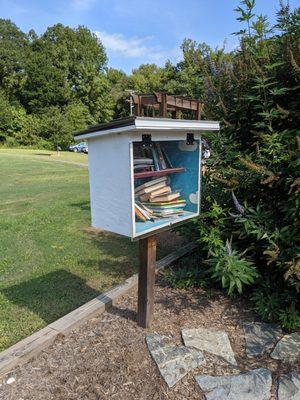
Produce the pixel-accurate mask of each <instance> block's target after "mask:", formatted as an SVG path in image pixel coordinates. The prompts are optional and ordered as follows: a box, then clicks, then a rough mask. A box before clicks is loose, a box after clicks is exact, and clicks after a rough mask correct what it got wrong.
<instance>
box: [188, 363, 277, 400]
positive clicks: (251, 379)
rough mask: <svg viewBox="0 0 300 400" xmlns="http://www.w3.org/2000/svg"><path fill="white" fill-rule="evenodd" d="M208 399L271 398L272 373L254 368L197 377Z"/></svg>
mask: <svg viewBox="0 0 300 400" xmlns="http://www.w3.org/2000/svg"><path fill="white" fill-rule="evenodd" d="M195 379H196V381H197V383H198V385H199V386H200V388H201V389H202V390H203V391H204V393H205V396H206V399H207V400H221V399H222V400H269V399H270V396H271V386H272V374H271V372H270V371H269V370H268V369H265V368H259V369H254V370H253V371H249V372H246V373H243V374H239V375H228V376H209V375H200V376H196V377H195Z"/></svg>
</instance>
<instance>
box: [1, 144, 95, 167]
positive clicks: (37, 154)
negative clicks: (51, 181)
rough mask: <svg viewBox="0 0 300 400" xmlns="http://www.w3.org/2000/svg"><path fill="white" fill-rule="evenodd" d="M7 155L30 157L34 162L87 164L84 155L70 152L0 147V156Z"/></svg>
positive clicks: (86, 158)
mask: <svg viewBox="0 0 300 400" xmlns="http://www.w3.org/2000/svg"><path fill="white" fill-rule="evenodd" d="M1 154H7V155H11V156H13V157H22V158H24V156H28V157H32V161H36V159H41V158H43V160H44V161H68V162H76V163H80V164H81V163H82V164H86V165H87V163H88V156H87V154H84V153H72V152H70V151H60V152H59V153H57V152H56V151H50V150H31V149H8V148H5V147H2V148H1V147H0V155H1Z"/></svg>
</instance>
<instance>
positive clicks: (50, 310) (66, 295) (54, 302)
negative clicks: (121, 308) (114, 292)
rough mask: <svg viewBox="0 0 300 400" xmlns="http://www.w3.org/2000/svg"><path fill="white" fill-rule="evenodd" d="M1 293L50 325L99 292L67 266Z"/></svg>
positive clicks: (3, 290)
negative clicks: (67, 269) (65, 268)
mask: <svg viewBox="0 0 300 400" xmlns="http://www.w3.org/2000/svg"><path fill="white" fill-rule="evenodd" d="M1 293H2V294H3V295H4V296H5V297H6V298H7V299H8V300H9V301H11V302H12V303H14V304H16V305H17V306H19V307H24V308H27V309H28V310H30V311H31V312H33V313H34V314H36V315H38V316H39V317H40V318H42V319H43V320H44V321H45V322H46V323H47V324H49V323H51V322H53V321H55V320H56V319H57V318H59V317H61V316H63V315H65V314H67V313H68V312H70V311H72V310H74V309H75V308H77V307H79V306H80V305H82V304H84V303H85V302H87V301H89V300H91V299H92V298H94V297H96V296H98V295H99V292H97V291H96V290H94V289H92V288H91V287H89V286H87V285H86V282H85V281H84V280H83V279H81V278H79V277H78V276H76V275H73V274H72V273H70V272H68V271H66V270H64V269H60V270H57V271H54V272H51V273H49V274H46V275H43V276H40V277H38V278H33V279H30V280H28V281H26V282H21V283H19V284H17V285H13V286H10V287H8V288H5V289H2V290H1Z"/></svg>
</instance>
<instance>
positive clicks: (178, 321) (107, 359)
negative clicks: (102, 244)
mask: <svg viewBox="0 0 300 400" xmlns="http://www.w3.org/2000/svg"><path fill="white" fill-rule="evenodd" d="M155 299H156V304H155V315H154V321H153V325H152V327H151V329H150V330H148V331H150V332H156V333H159V334H165V335H168V336H170V337H172V340H173V342H174V343H176V344H178V345H180V344H182V341H181V336H180V331H181V329H183V328H196V327H198V326H203V327H209V328H217V329H222V330H225V331H226V332H227V333H228V334H229V338H230V341H231V344H232V348H233V350H234V352H235V355H236V359H237V362H238V366H239V367H238V368H236V367H230V366H228V365H226V364H225V363H224V362H222V361H220V360H219V359H218V358H216V357H214V356H212V355H209V354H207V353H206V354H205V356H206V359H207V364H206V366H202V367H201V368H198V369H197V370H194V371H192V372H190V373H189V374H188V375H186V376H185V377H184V378H183V379H182V380H181V381H180V382H179V383H178V384H176V385H175V386H174V387H173V388H172V389H168V387H167V385H166V384H165V382H164V381H163V379H162V378H161V377H160V376H159V373H158V371H157V369H156V366H155V363H154V361H153V360H152V359H151V356H150V354H149V352H148V349H147V346H146V343H145V335H146V333H147V331H146V330H144V329H142V328H140V327H138V326H137V324H136V300H137V299H136V291H132V292H131V293H129V294H128V295H126V296H124V297H123V298H122V299H121V300H120V301H119V302H118V303H117V304H116V305H115V306H114V307H113V308H111V310H110V311H108V312H106V313H105V314H103V315H101V316H99V317H97V318H93V319H91V320H90V321H88V322H86V323H85V324H84V325H83V326H81V327H80V328H77V329H75V330H74V331H73V332H71V334H69V335H68V336H65V337H64V336H61V337H59V338H57V340H56V341H55V343H54V344H53V345H52V346H51V347H50V348H48V349H46V350H45V351H43V352H42V353H41V354H40V355H39V356H38V357H37V358H35V359H33V360H31V361H29V362H28V363H27V364H25V365H23V366H22V367H20V368H17V369H15V370H14V371H12V373H10V374H8V375H7V376H6V377H5V378H4V379H3V381H2V382H1V381H0V382H1V383H2V386H1V387H0V399H1V400H2V399H5V400H6V399H7V400H8V399H13V400H29V399H30V400H50V399H55V400H69V399H70V400H71V399H72V400H73V399H74V400H78V399H80V400H81V399H82V400H86V399H89V400H100V399H101V400H102V399H118V400H119V399H120V400H121V399H122V400H123V399H126V400H135V399H136V400H143V399H147V400H148V399H151V400H152V399H153V400H156V399H157V400H162V399H172V400H173V399H175V400H176V399H198V400H201V399H204V396H203V393H202V392H201V390H200V389H199V387H198V386H197V385H196V383H195V380H194V378H193V377H194V376H195V375H197V374H202V373H206V374H213V375H222V374H229V373H239V372H241V371H246V370H250V369H253V368H258V367H267V368H269V369H270V370H271V371H272V372H273V373H274V376H275V379H274V385H273V394H274V391H275V386H276V385H275V384H276V376H278V375H281V374H282V373H285V372H288V371H289V370H290V367H289V366H287V365H284V364H282V363H280V362H277V361H275V360H272V359H270V358H269V357H267V356H266V357H262V358H260V359H254V360H251V359H248V358H247V357H246V355H245V343H244V334H243V329H242V324H243V322H249V321H254V320H256V319H257V318H256V317H255V315H253V313H252V312H251V310H250V309H249V308H248V305H247V304H246V303H244V302H242V301H240V300H239V301H238V302H233V301H231V300H230V299H228V298H226V297H225V296H224V295H223V294H222V293H218V292H213V293H212V292H211V291H207V292H206V291H205V290H203V289H189V290H178V289H176V290H175V289H170V288H169V287H164V286H163V284H162V283H161V282H160V279H158V283H157V286H156V293H155ZM296 369H298V370H299V369H300V368H299V366H297V367H294V368H293V370H296ZM11 376H12V377H14V378H15V379H16V381H15V382H14V383H12V384H11V385H7V384H6V383H5V382H6V381H7V379H8V378H9V377H11ZM274 398H275V397H274Z"/></svg>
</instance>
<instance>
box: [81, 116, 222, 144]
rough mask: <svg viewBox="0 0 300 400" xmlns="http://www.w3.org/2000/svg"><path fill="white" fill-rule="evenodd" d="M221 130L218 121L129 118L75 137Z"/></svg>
mask: <svg viewBox="0 0 300 400" xmlns="http://www.w3.org/2000/svg"><path fill="white" fill-rule="evenodd" d="M219 129H220V123H219V122H218V121H205V120H189V119H170V118H150V117H129V118H122V119H116V120H113V121H111V122H107V123H103V124H99V125H94V126H91V127H89V128H88V129H86V130H84V131H81V132H78V133H76V134H75V135H74V137H75V139H76V140H83V139H84V140H86V139H91V138H96V137H99V136H104V135H111V134H115V133H125V132H129V131H130V132H134V131H136V132H141V133H143V132H145V133H151V131H152V132H157V131H164V132H166V131H176V132H184V133H188V132H191V133H192V132H200V131H217V130H219Z"/></svg>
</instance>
